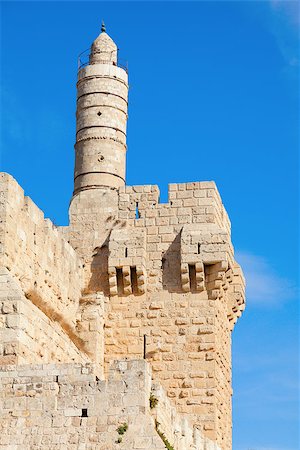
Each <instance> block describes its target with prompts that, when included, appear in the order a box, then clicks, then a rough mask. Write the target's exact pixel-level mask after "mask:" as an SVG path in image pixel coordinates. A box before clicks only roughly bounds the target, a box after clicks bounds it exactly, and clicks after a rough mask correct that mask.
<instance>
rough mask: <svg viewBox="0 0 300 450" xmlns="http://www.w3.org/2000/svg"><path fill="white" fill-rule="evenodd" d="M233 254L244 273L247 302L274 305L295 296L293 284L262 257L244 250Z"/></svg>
mask: <svg viewBox="0 0 300 450" xmlns="http://www.w3.org/2000/svg"><path fill="white" fill-rule="evenodd" d="M235 256H236V259H237V261H238V263H239V264H240V265H241V267H242V269H243V271H244V274H245V278H246V295H247V300H248V302H249V304H251V303H252V304H253V303H254V304H256V305H261V306H266V305H270V306H274V305H279V304H281V303H283V302H284V301H286V300H288V299H290V298H292V297H294V296H295V294H296V289H295V286H293V284H292V283H291V282H290V280H288V279H286V278H284V277H282V276H281V275H278V274H277V273H276V272H275V271H274V269H273V268H272V266H271V265H270V264H269V263H268V261H267V260H266V259H264V258H263V257H261V256H257V255H253V254H251V253H248V252H245V251H237V252H236V254H235Z"/></svg>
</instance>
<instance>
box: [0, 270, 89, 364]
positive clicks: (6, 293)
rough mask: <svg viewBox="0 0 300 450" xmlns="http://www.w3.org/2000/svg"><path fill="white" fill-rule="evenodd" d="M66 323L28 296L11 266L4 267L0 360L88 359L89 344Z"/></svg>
mask: <svg viewBox="0 0 300 450" xmlns="http://www.w3.org/2000/svg"><path fill="white" fill-rule="evenodd" d="M65 326H66V323H65V322H63V323H61V322H60V321H58V320H57V317H56V316H55V315H54V316H53V317H48V316H47V315H46V314H44V312H43V311H42V310H41V309H39V308H38V307H37V306H35V305H34V304H33V303H32V302H31V300H29V299H27V298H26V297H25V296H24V294H23V292H22V289H21V288H20V286H19V285H18V283H17V281H16V280H15V279H14V278H13V276H12V275H11V272H9V271H8V269H5V268H2V269H0V343H1V344H0V364H1V365H4V364H8V365H10V364H26V363H27V364H29V363H30V364H32V363H34V364H41V363H49V362H53V363H59V362H72V361H75V362H86V361H88V360H89V358H88V356H87V355H86V353H85V352H84V351H83V350H84V349H85V346H84V344H83V342H81V340H80V339H79V338H78V336H77V335H76V332H75V330H72V329H71V328H70V327H69V326H67V332H66V327H65Z"/></svg>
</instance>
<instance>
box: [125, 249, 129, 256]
mask: <svg viewBox="0 0 300 450" xmlns="http://www.w3.org/2000/svg"><path fill="white" fill-rule="evenodd" d="M127 256H128V248H127V247H125V258H127Z"/></svg>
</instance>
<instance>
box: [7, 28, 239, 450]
mask: <svg viewBox="0 0 300 450" xmlns="http://www.w3.org/2000/svg"><path fill="white" fill-rule="evenodd" d="M128 75H129V74H128V71H127V68H126V67H122V66H121V65H120V64H119V63H118V49H117V45H116V44H115V42H114V41H113V40H112V38H111V37H110V36H109V35H108V34H107V33H106V30H105V27H104V25H103V26H102V30H101V33H100V35H99V36H98V37H97V38H96V39H95V41H94V42H93V43H92V45H91V47H90V51H89V55H88V59H87V61H86V62H85V63H83V64H81V65H80V66H79V70H78V80H77V107H76V108H77V110H76V138H75V169H74V190H73V196H72V198H71V199H70V207H69V225H68V226H56V225H54V224H53V223H52V222H51V221H50V220H49V219H47V218H45V217H44V214H43V212H42V211H41V210H40V209H39V208H38V206H36V205H35V204H34V203H33V201H32V200H31V199H30V198H29V197H27V196H26V195H24V191H23V190H22V188H21V187H20V186H19V184H18V183H17V181H16V180H15V179H14V178H13V177H12V176H11V175H9V174H7V173H1V194H0V195H1V196H0V240H1V244H0V262H1V264H0V365H1V367H0V385H1V388H0V430H1V433H0V449H9V450H38V449H45V450H63V449H68V450H69V449H70V450H71V449H74V450H75V449H78V450H112V449H113V450H115V449H123V450H125V449H126V450H138V449H144V450H152V449H157V450H163V449H165V448H167V449H171V450H192V449H193V450H230V449H231V448H232V440H231V435H232V407H231V399H232V382H231V367H232V366H231V333H232V330H233V328H234V326H235V323H236V321H237V320H238V318H239V317H240V316H241V314H242V311H243V309H244V307H245V299H244V278H243V274H242V271H241V268H240V267H239V265H238V264H237V262H236V261H235V258H234V250H233V246H232V243H231V230H230V228H231V226H230V221H229V218H228V215H227V213H226V210H225V208H224V206H223V204H222V200H221V197H220V194H219V192H218V189H217V187H216V184H215V183H214V182H213V181H195V182H189V183H178V184H169V188H168V189H169V194H168V202H167V203H161V202H160V192H159V188H158V186H156V185H143V186H141V185H139V186H128V185H127V184H126V152H127V144H126V128H127V117H128V86H129V85H128ZM145 89H147V87H145ZM132 132H133V133H134V130H133V131H132ZM65 151H67V149H66V150H65ZM132 151H134V149H133V150H132ZM166 151H167V150H166ZM170 153H171V151H170ZM170 157H171V155H170ZM141 170H142V167H141ZM66 176H68V177H71V176H72V174H71V173H69V174H66ZM179 181H180V180H179Z"/></svg>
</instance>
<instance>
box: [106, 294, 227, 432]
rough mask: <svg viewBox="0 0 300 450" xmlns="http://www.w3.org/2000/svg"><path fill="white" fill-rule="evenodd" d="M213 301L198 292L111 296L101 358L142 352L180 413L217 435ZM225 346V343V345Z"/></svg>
mask: <svg viewBox="0 0 300 450" xmlns="http://www.w3.org/2000/svg"><path fill="white" fill-rule="evenodd" d="M215 314H216V308H215V302H214V301H211V300H209V299H208V296H207V292H202V293H201V294H191V293H190V294H182V293H168V292H165V291H162V292H157V293H152V294H151V293H149V294H144V295H140V296H138V295H130V296H126V297H125V296H124V297H120V296H118V297H117V296H114V297H112V298H111V299H110V302H109V312H108V314H107V320H106V321H105V339H104V341H105V362H106V364H107V365H108V364H109V363H110V362H111V361H112V360H114V359H118V358H124V357H128V358H142V357H143V337H144V334H145V335H146V342H147V346H146V357H147V360H148V361H150V362H151V366H152V370H153V377H154V379H155V380H158V381H159V382H160V383H161V384H162V386H163V388H164V389H165V390H166V393H167V395H168V397H169V398H170V399H171V401H172V403H173V405H176V407H177V410H178V411H179V412H180V413H184V414H188V415H190V418H191V422H192V423H194V424H197V425H198V426H199V427H200V428H201V429H202V430H203V431H204V433H205V435H206V436H207V437H209V438H210V439H215V438H216V431H215V423H216V415H217V409H216V406H215V403H216V396H217V381H216V373H215V370H216V362H215V358H216V355H215V351H214V350H215V344H214V342H215V336H216V325H215ZM225 345H226V344H225Z"/></svg>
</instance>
